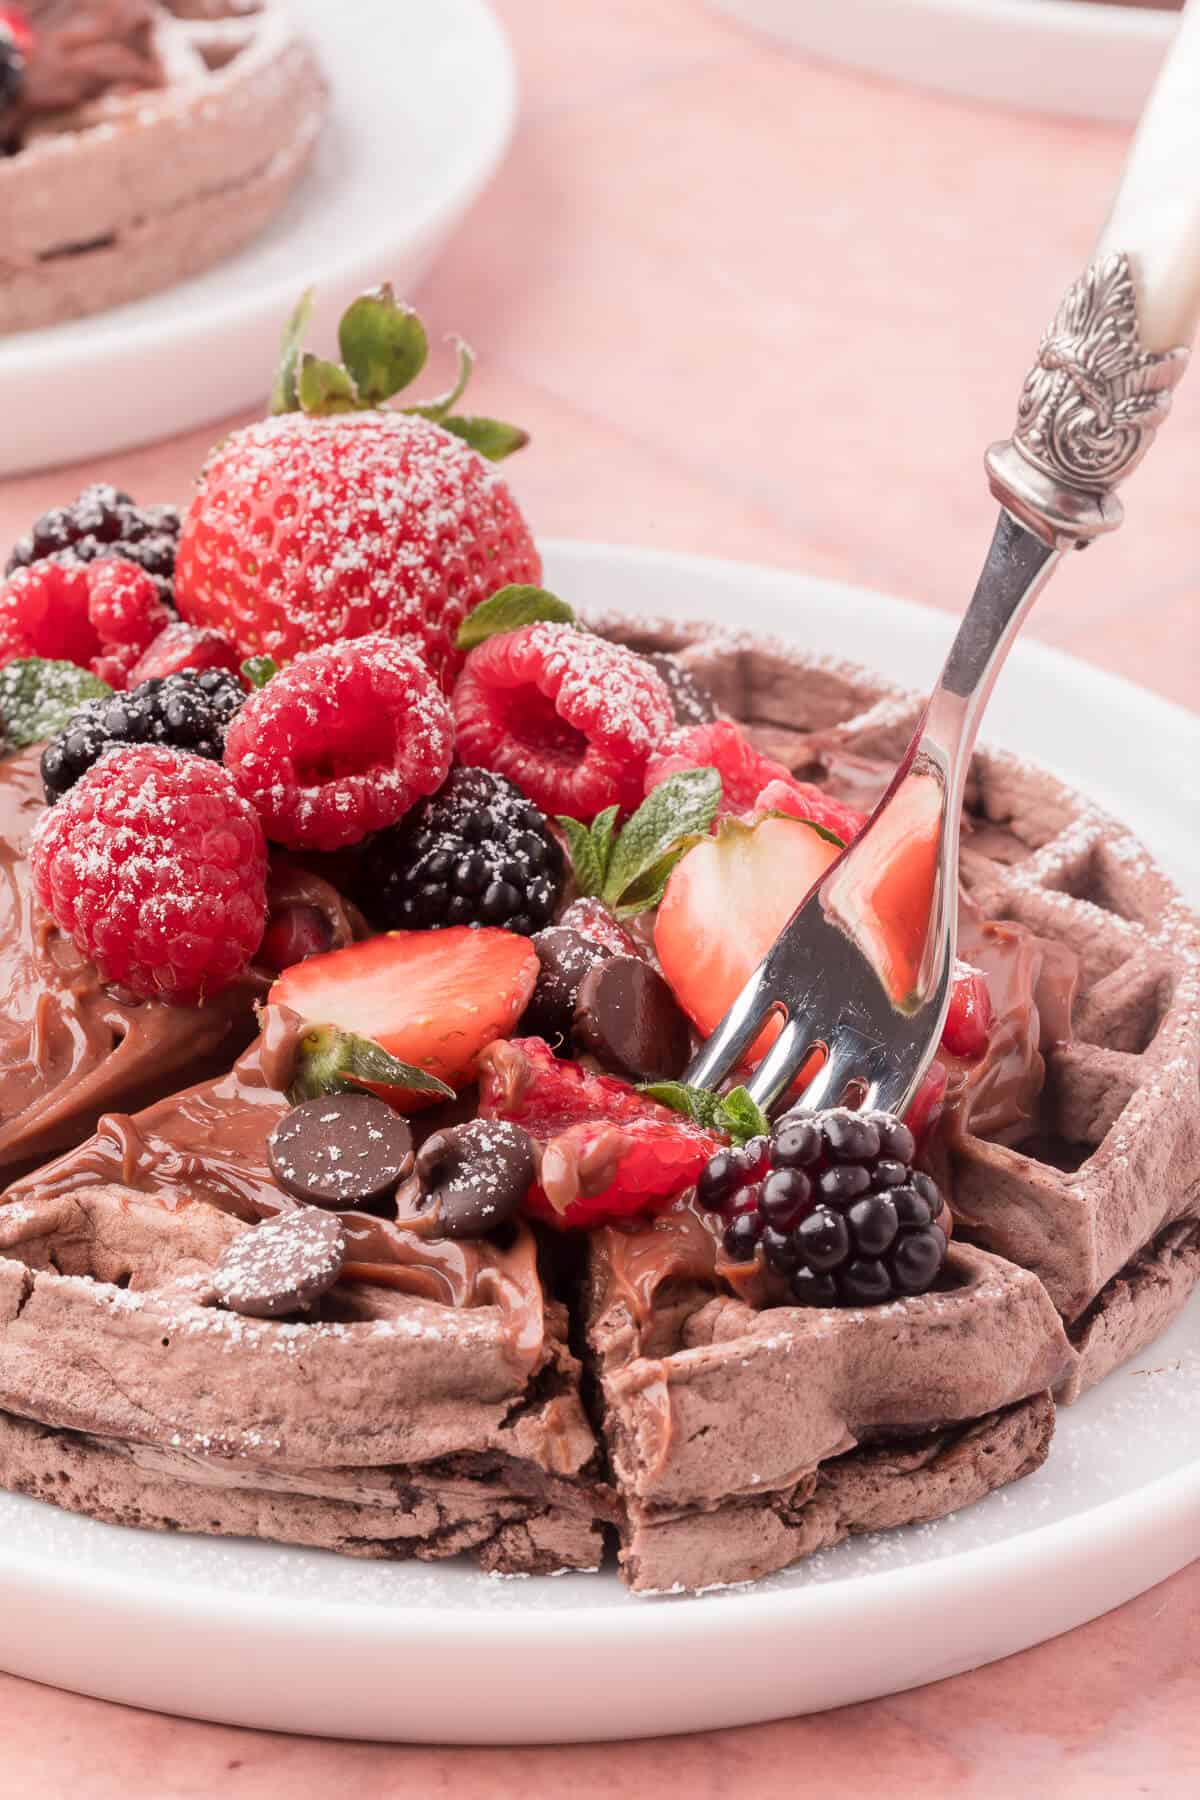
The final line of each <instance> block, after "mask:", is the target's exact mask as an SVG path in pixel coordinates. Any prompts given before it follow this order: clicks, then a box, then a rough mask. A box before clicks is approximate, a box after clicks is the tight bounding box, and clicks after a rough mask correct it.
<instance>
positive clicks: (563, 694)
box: [454, 623, 675, 820]
mask: <svg viewBox="0 0 1200 1800" xmlns="http://www.w3.org/2000/svg"><path fill="white" fill-rule="evenodd" d="M454 717H455V722H456V724H457V726H458V751H459V756H460V757H461V758H462V760H463V761H464V762H470V763H478V764H479V765H480V766H481V767H483V768H485V769H494V770H495V771H496V773H497V774H499V775H504V776H507V778H508V780H509V781H512V782H515V783H516V785H517V786H518V787H519V788H520V789H521V791H522V792H523V793H525V794H528V796H529V798H530V799H531V800H533V801H534V802H535V803H536V804H537V805H538V806H540V807H541V808H542V810H543V811H544V812H547V813H567V814H569V815H570V817H571V818H573V819H583V820H590V819H594V818H595V817H596V815H597V813H600V812H602V811H603V810H604V809H605V808H606V807H609V806H615V807H617V808H619V809H620V810H621V811H623V812H625V811H632V810H633V809H634V808H635V807H636V806H637V805H638V803H639V801H640V800H641V798H642V792H643V786H644V778H645V771H646V764H647V761H648V760H649V758H650V756H651V754H652V753H653V751H654V750H655V749H656V748H657V746H658V745H659V744H660V743H661V742H662V740H663V738H664V737H665V736H666V735H667V734H668V733H669V732H670V731H671V729H672V727H673V725H674V719H675V714H674V709H673V707H672V705H671V696H670V694H669V693H668V692H667V689H666V686H665V685H664V683H663V680H662V677H661V676H660V675H658V674H656V673H655V671H654V670H653V669H652V668H651V667H650V665H649V664H648V663H647V662H646V661H645V660H644V659H643V658H642V657H640V656H637V655H635V653H634V652H633V651H632V650H627V649H625V647H624V646H623V645H621V644H611V643H609V642H608V641H607V639H605V638H599V637H593V636H592V635H591V634H590V633H588V632H584V631H579V630H577V629H576V628H575V627H574V626H572V625H553V624H547V623H541V624H537V625H527V626H525V627H524V628H523V629H521V630H520V631H509V632H504V633H502V634H501V635H500V636H498V637H491V638H488V639H487V641H486V642H485V643H482V644H480V645H479V647H478V649H476V650H473V651H472V652H471V654H470V656H469V657H468V659H467V666H466V668H465V669H464V670H463V673H462V675H461V676H460V678H459V682H458V685H457V687H456V688H455V690H454Z"/></svg>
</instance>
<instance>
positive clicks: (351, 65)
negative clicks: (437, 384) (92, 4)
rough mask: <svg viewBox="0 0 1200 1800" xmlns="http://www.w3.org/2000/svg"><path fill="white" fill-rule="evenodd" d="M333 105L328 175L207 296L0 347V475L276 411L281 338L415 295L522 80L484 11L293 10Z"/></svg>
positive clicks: (151, 305)
mask: <svg viewBox="0 0 1200 1800" xmlns="http://www.w3.org/2000/svg"><path fill="white" fill-rule="evenodd" d="M292 5H293V8H294V10H295V12H296V14H297V16H298V18H299V19H300V21H301V23H302V24H303V26H304V28H305V29H306V30H307V31H308V33H309V35H310V37H311V38H312V40H313V42H314V43H315V45H316V47H317V50H318V53H319V55H320V58H321V63H322V67H323V68H324V70H325V72H326V74H327V76H328V77H329V80H330V84H331V87H332V90H333V100H332V105H331V108H330V114H329V118H328V121H327V123H326V126H325V130H324V132H323V134H322V137H321V141H320V144H319V146H318V150H317V157H316V162H315V164H314V166H313V168H312V170H311V171H310V172H309V174H308V175H307V176H306V178H305V180H304V181H303V182H302V183H301V185H300V187H299V189H298V190H297V192H296V193H295V194H294V195H293V196H292V199H291V201H290V202H289V204H288V206H287V207H286V209H285V210H284V212H283V213H281V214H280V216H279V218H277V219H276V220H275V221H274V223H273V224H272V225H271V226H270V228H269V229H268V230H267V231H266V232H264V233H263V235H262V236H261V237H259V238H256V239H255V241H254V242H253V243H252V244H250V245H249V246H248V247H247V248H246V249H245V250H243V251H241V252H240V254H238V255H237V256H234V257H230V258H229V259H227V260H226V261H225V262H222V263H219V264H218V265H217V266H216V268H213V269H210V270H208V271H207V272H206V273H205V274H203V275H198V276H196V277H195V279H194V280H191V281H186V282H182V283H180V285H179V286H178V287H173V288H168V289H167V290H166V291H165V292H164V293H161V294H152V295H150V296H149V297H148V298H147V299H145V300H138V301H136V302H134V303H133V304H131V305H129V306H121V307H117V308H115V309H114V310H113V311H111V312H107V313H100V314H97V315H96V316H95V317H94V318H90V319H78V320H75V321H73V322H72V323H70V324H66V325H55V326H53V327H49V328H47V329H46V330H44V331H23V332H18V333H15V334H13V335H10V336H6V337H0V396H3V398H2V400H0V426H2V429H0V475H13V474H17V473H19V472H22V471H25V470H29V469H36V468H42V467H45V466H46V465H48V464H52V463H58V462H68V461H69V462H75V461H77V460H82V459H83V458H85V457H89V456H99V455H101V454H103V453H105V452H107V451H113V450H123V449H127V448H129V446H130V445H133V444H142V443H147V442H149V441H150V440H152V439H154V438H158V437H165V436H167V435H169V434H173V433H175V432H179V431H186V430H189V429H190V428H191V427H192V426H196V425H203V424H206V423H208V422H209V421H211V420H214V419H223V418H228V416H229V415H230V414H231V413H234V412H236V411H237V410H238V409H239V408H241V407H244V406H248V405H250V404H251V403H252V402H254V401H256V400H258V399H260V398H261V397H262V396H263V395H265V393H266V391H267V389H268V387H269V386H270V382H271V370H272V367H273V365H274V360H275V349H276V345H277V344H278V341H279V333H280V329H281V327H282V324H283V321H284V320H285V319H286V317H287V316H288V314H289V312H290V311H291V309H292V307H293V306H294V305H295V303H296V301H297V300H298V299H299V297H300V295H301V294H302V293H303V291H304V289H305V288H306V287H308V286H310V285H315V286H316V288H317V312H316V316H315V318H314V322H313V337H314V340H316V338H317V337H318V336H321V335H323V334H325V333H327V332H328V331H329V330H330V329H331V327H332V325H333V323H334V321H335V320H336V318H337V316H338V313H339V311H340V309H341V307H342V306H343V305H344V304H345V302H346V301H347V300H348V299H349V298H350V297H351V296H352V295H353V294H354V293H355V292H357V291H358V290H359V289H360V288H363V287H366V286H370V285H372V284H373V283H375V282H378V281H381V280H383V279H385V278H386V279H388V280H391V281H392V282H393V283H394V284H395V285H396V287H397V289H398V291H399V292H400V293H402V294H403V293H406V292H410V291H411V290H412V289H413V288H414V287H415V286H416V284H417V282H418V281H419V280H420V279H421V277H422V276H423V275H424V274H425V272H426V270H427V269H428V267H429V265H430V264H431V262H432V261H433V258H434V256H435V254H436V253H437V251H438V250H439V249H440V248H441V246H442V244H443V243H444V242H445V240H446V238H447V236H448V235H449V233H450V232H451V231H452V230H453V229H454V227H455V226H456V225H457V224H458V222H459V220H460V219H461V217H462V215H463V214H464V213H465V212H466V210H467V208H468V206H470V204H471V202H472V201H473V200H474V199H475V197H476V196H477V194H478V193H479V192H480V190H481V189H482V187H483V185H484V183H485V182H486V181H487V179H488V178H489V176H490V175H491V174H492V173H493V171H494V170H495V168H496V165H497V164H498V162H499V160H500V158H501V156H502V155H503V153H504V149H505V146H506V145H507V143H508V139H509V135H510V133H511V131H512V124H513V118H514V115H515V109H516V80H515V76H514V73H513V65H512V58H511V56H510V54H509V49H508V45H507V43H506V41H505V39H504V36H503V34H502V32H501V30H500V28H499V26H498V25H497V23H496V21H495V19H494V18H493V16H492V13H491V11H490V10H489V8H488V7H487V5H486V4H485V3H484V0H437V4H436V5H434V6H430V5H428V4H426V3H425V0H343V4H341V5H338V6H330V5H328V4H326V0H292Z"/></svg>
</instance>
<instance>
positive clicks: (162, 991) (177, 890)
mask: <svg viewBox="0 0 1200 1800" xmlns="http://www.w3.org/2000/svg"><path fill="white" fill-rule="evenodd" d="M30 860H31V863H32V867H33V876H34V882H35V884H36V887H37V895H38V899H39V900H40V901H41V903H42V905H43V906H44V907H45V908H46V911H47V912H48V913H50V915H51V917H52V918H53V919H54V920H55V922H56V924H58V925H59V926H60V927H61V929H62V930H63V931H65V932H67V933H68V934H69V935H70V936H71V937H72V938H73V939H74V940H75V943H76V944H77V946H78V947H79V949H80V950H81V951H82V952H83V953H84V955H85V956H88V957H90V958H91V960H92V961H93V962H94V963H95V964H96V966H97V968H98V969H99V970H100V972H101V974H102V976H103V977H104V979H105V980H106V981H109V982H112V983H114V984H116V985H117V986H119V987H122V988H127V989H128V990H129V991H130V992H131V993H133V994H136V995H138V996H140V997H142V998H145V999H149V998H154V997H158V998H162V999H167V1000H171V1001H176V1002H195V1001H199V1000H202V999H203V998H204V997H205V996H206V995H209V994H214V993H216V992H218V991H219V989H221V988H223V987H226V986H227V985H228V984H229V983H230V982H231V981H233V980H235V979H236V978H237V976H238V975H240V974H241V973H242V971H243V969H244V968H245V967H246V965H247V964H248V963H249V961H250V959H251V957H252V956H253V955H254V952H255V951H256V950H257V949H258V945H259V941H260V939H261V938H262V934H263V928H264V926H265V924H266V918H267V891H266V880H267V846H266V841H265V839H264V837H263V830H262V826H261V824H260V823H259V820H258V816H257V814H256V813H255V812H254V810H253V808H252V807H250V806H249V805H247V803H246V802H245V801H244V800H243V799H242V798H241V797H240V796H239V794H238V793H237V790H236V789H235V787H234V785H233V783H232V781H231V780H230V778H229V776H228V774H227V773H226V771H225V770H224V769H222V768H221V767H220V765H219V764H217V763H213V762H206V761H205V760H204V758H202V757H199V756H190V755H187V754H186V753H185V752H183V751H179V750H171V749H167V748H165V747H162V746H158V745H133V746H130V747H128V748H125V749H116V750H112V751H110V752H109V754H108V755H107V756H105V757H104V758H103V760H102V761H101V762H100V763H98V764H97V765H96V767H95V768H93V769H90V770H89V771H88V773H87V774H86V775H84V776H83V777H82V779H81V780H79V781H78V782H76V784H75V786H74V787H73V788H72V789H71V791H70V793H69V794H67V795H66V797H65V798H64V799H63V800H61V801H60V802H59V804H58V805H57V806H53V807H51V808H50V809H49V810H48V811H47V812H46V813H44V814H43V815H42V818H41V819H40V820H39V822H38V827H37V831H36V833H35V836H34V843H33V850H32V852H31V857H30Z"/></svg>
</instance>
